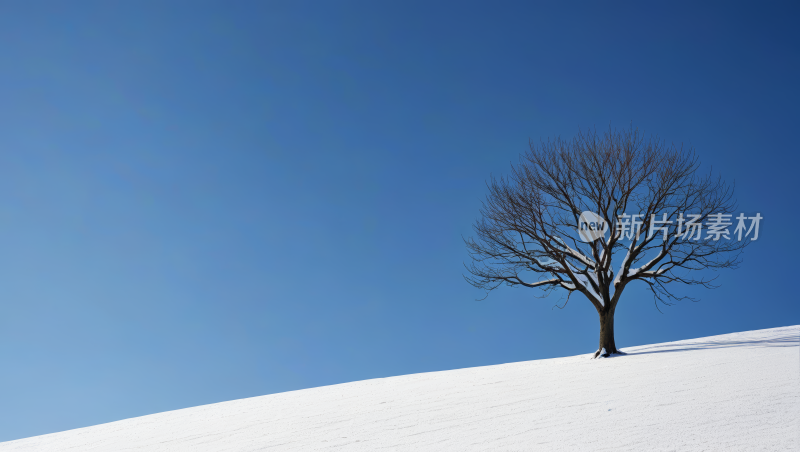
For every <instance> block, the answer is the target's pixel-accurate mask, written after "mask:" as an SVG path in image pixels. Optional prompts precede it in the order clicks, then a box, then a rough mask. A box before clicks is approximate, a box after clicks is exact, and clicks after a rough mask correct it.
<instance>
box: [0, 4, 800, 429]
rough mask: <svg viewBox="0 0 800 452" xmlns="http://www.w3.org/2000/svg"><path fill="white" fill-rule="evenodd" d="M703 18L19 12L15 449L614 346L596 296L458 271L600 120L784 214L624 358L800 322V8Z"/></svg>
mask: <svg viewBox="0 0 800 452" xmlns="http://www.w3.org/2000/svg"><path fill="white" fill-rule="evenodd" d="M696 3H697V2H684V3H678V2H669V3H668V4H667V3H662V4H660V5H659V6H656V7H653V6H646V5H642V3H641V2H585V3H574V2H572V3H567V2H560V3H559V5H558V6H557V7H553V6H552V5H551V6H547V5H537V4H533V3H532V2H518V3H512V2H484V3H466V2H416V3H415V2H409V1H405V0H404V1H397V2H374V1H373V2H367V1H365V2H344V1H337V2H323V1H320V2H305V3H303V2H297V1H286V2H266V1H252V2H243V1H234V2H221V1H220V2H198V1H185V2H179V1H152V2H144V1H137V2H130V1H129V2H111V1H98V2H94V3H91V2H55V1H53V2H23V1H15V2H3V3H2V4H1V5H0V69H1V70H0V370H1V371H0V440H11V439H16V438H21V437H27V436H32V435H39V434H44V433H50V432H55V431H60V430H66V429H72V428H77V427H84V426H88V425H93V424H98V423H104V422H110V421H114V420H119V419H124V418H129V417H133V416H141V415H145V414H150V413H155V412H160V411H166V410H173V409H179V408H185V407H190V406H196V405H201V404H207V403H214V402H220V401H225V400H231V399H237V398H242V397H251V396H258V395H263V394H270V393H275V392H281V391H289V390H296V389H302V388H308V387H313V386H320V385H329V384H336V383H342V382H347V381H354V380H362V379H367V378H377V377H387V376H392V375H401V374H408V373H415V372H427V371H437V370H446V369H454V368H462V367H470V366H483V365H490V364H498V363H505V362H513V361H523V360H532V359H541V358H551V357H558V356H568V355H575V354H580V353H590V352H594V351H595V349H596V346H597V337H598V331H599V322H598V320H597V314H596V312H595V311H594V308H593V307H592V306H591V305H590V304H589V302H588V301H586V300H582V299H580V298H579V297H573V299H572V300H571V301H570V303H569V304H568V305H567V307H566V308H565V309H563V310H559V309H553V306H554V305H555V303H556V302H557V301H558V297H551V298H549V299H544V300H541V299H537V298H535V297H534V295H535V294H536V292H535V291H532V290H530V289H512V288H505V289H502V290H499V291H497V292H495V293H492V294H491V295H490V296H489V297H488V298H487V299H486V300H483V301H476V299H478V298H481V297H482V296H483V293H482V292H481V291H479V290H477V289H474V288H473V287H471V286H469V285H468V284H467V283H466V282H465V281H464V280H463V278H462V274H463V273H464V268H463V265H462V264H463V263H464V262H465V261H466V260H467V259H468V257H467V254H466V251H465V247H464V244H463V242H462V235H464V236H466V235H469V234H471V224H472V222H473V221H474V220H475V219H476V218H477V215H478V209H479V207H480V200H481V199H482V198H483V196H484V195H485V193H486V187H485V182H486V180H487V179H488V178H489V177H490V175H492V174H495V175H500V174H504V173H505V172H507V171H508V168H509V163H510V162H512V161H516V159H517V156H518V155H519V154H520V153H522V152H525V150H526V149H527V147H528V140H529V139H533V140H539V139H547V138H548V137H556V136H561V137H565V138H569V137H571V136H573V135H574V134H575V133H576V132H577V131H578V130H579V128H583V129H585V128H589V127H597V128H598V129H600V130H602V129H604V128H607V127H608V126H609V124H611V125H612V126H614V127H620V128H621V127H629V126H630V125H631V124H633V126H634V127H639V128H640V129H644V130H645V131H648V132H653V133H657V134H659V135H660V136H661V137H662V138H664V139H665V140H667V141H669V142H675V143H678V144H679V143H684V144H686V145H690V146H693V147H694V148H695V149H696V150H697V151H698V153H699V155H700V157H701V159H702V161H703V163H704V165H706V168H708V167H710V166H713V169H714V171H716V172H717V173H718V174H720V175H722V176H723V177H724V178H725V179H726V180H728V181H731V182H732V181H734V180H735V182H736V190H737V198H738V200H739V205H740V211H742V212H745V213H747V214H755V213H756V212H759V213H761V215H762V216H763V217H764V220H763V222H762V224H761V234H760V238H759V240H758V241H757V242H755V243H754V244H753V246H751V247H749V248H748V249H747V251H746V252H745V254H744V256H743V257H744V262H743V264H742V265H741V267H740V268H739V269H738V270H733V271H728V272H722V273H721V274H720V275H721V276H720V279H719V281H720V282H721V283H722V288H720V289H717V290H703V289H699V288H698V289H692V290H691V291H690V294H691V295H694V296H697V297H700V298H701V299H702V301H700V302H698V303H692V302H689V301H686V302H681V303H678V304H677V305H675V306H672V307H662V308H661V310H662V311H663V314H662V313H660V312H659V311H658V310H657V309H656V307H655V306H654V303H653V300H652V297H651V296H649V295H648V294H647V293H646V292H645V291H644V290H642V288H638V289H632V290H629V291H628V292H626V295H625V296H624V298H623V300H622V302H621V303H620V306H619V308H618V310H617V323H616V330H617V345H618V346H621V347H622V348H623V349H624V347H625V346H631V345H640V344H647V343H655V342H663V341H671V340H678V339H687V338H693V337H701V336H707V335H713V334H721V333H729V332H735V331H743V330H752V329H759V328H770V327H778V326H786V325H793V324H798V323H800V306H799V305H798V295H797V289H796V286H797V278H798V277H797V259H798V255H800V249H798V248H799V247H798V244H797V243H798V242H797V231H798V225H800V216H799V215H798V207H800V206H798V201H797V197H798V193H799V192H800V191H799V190H798V188H797V184H798V175H797V171H798V169H797V168H798V163H799V160H800V158H798V148H799V146H798V140H799V138H798V132H797V130H798V122H799V121H798V120H799V119H800V114H798V103H799V102H798V101H800V96H798V94H799V90H798V80H800V67H799V66H798V63H800V59H798V57H799V56H800V55H798V51H799V50H800V48H799V47H800V35H799V34H798V33H799V32H798V27H797V22H798V13H797V10H796V9H795V8H794V6H793V5H792V6H790V4H789V3H787V4H785V5H782V4H780V3H770V4H764V3H751V4H749V5H736V4H733V3H731V2H718V3H713V4H712V3H708V4H705V5H698V4H696ZM737 213H738V212H737ZM534 383H535V382H533V381H532V384H534Z"/></svg>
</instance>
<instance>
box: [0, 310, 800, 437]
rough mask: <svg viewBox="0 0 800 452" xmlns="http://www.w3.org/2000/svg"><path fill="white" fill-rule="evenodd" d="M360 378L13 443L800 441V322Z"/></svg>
mask: <svg viewBox="0 0 800 452" xmlns="http://www.w3.org/2000/svg"><path fill="white" fill-rule="evenodd" d="M625 351H626V352H628V355H627V356H623V357H612V358H610V359H600V360H592V359H589V356H590V355H583V356H573V357H569V358H557V359H546V360H538V361H528V362H520V363H512V364H502V365H497V366H487V367H477V368H470V369H459V370H450V371H444V372H431V373H424V374H415V375H404V376H400V377H391V378H381V379H375V380H366V381H357V382H353V383H345V384H340V385H334V386H325V387H320V388H313V389H305V390H301V391H293V392H285V393H281V394H273V395H267V396H262V397H254V398H250V399H242V400H234V401H231V402H223V403H217V404H213V405H205V406H199V407H194V408H187V409H183V410H177V411H170V412H165V413H159V414H153V415H150V416H143V417H138V418H133V419H126V420H123V421H118V422H112V423H109V424H103V425H97V426H93V427H87V428H81V429H76V430H70V431H66V432H61V433H53V434H50V435H43V436H37V437H33V438H26V439H21V440H17V441H10V442H5V443H0V451H3V452H5V451H118V452H121V451H256V450H280V451H286V450H304V451H306V450H364V451H372V450H414V451H416V450H437V451H438V450H457V451H461V450H492V451H513V450H563V451H579V450H591V451H602V450H613V451H624V450H632V451H634V450H635V451H657V450H679V451H687V450H714V451H737V450H742V451H745V450H746V451H756V450H779V451H785V450H800V438H799V437H798V435H799V434H800V325H799V326H791V327H784V328H773V329H768V330H759V331H750V332H744V333H735V334H726V335H721V336H713V337H706V338H701V339H693V340H687V341H680V342H670V343H664V344H655V345H644V346H639V347H629V348H626V349H625Z"/></svg>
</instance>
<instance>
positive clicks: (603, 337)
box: [594, 308, 619, 358]
mask: <svg viewBox="0 0 800 452" xmlns="http://www.w3.org/2000/svg"><path fill="white" fill-rule="evenodd" d="M603 350H605V351H603ZM613 353H619V352H618V350H617V345H616V344H615V343H614V308H611V309H609V310H608V311H606V312H602V313H600V346H599V347H598V348H597V352H596V353H595V354H594V357H595V358H597V357H598V356H600V355H603V356H608V355H611V354H613Z"/></svg>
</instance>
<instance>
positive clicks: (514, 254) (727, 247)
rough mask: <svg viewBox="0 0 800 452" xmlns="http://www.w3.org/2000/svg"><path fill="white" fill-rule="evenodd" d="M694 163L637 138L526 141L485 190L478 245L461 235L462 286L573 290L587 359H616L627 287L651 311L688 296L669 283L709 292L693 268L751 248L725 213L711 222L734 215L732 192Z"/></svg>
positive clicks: (624, 134) (690, 156) (731, 261)
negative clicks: (590, 343)
mask: <svg viewBox="0 0 800 452" xmlns="http://www.w3.org/2000/svg"><path fill="white" fill-rule="evenodd" d="M699 165H700V162H699V160H698V158H697V156H696V154H695V153H694V151H693V150H692V149H685V148H684V147H683V146H682V145H681V146H680V147H676V146H675V145H666V144H665V143H664V142H663V141H661V140H659V139H658V138H656V137H649V138H647V139H645V137H644V136H643V134H642V133H641V132H639V131H638V130H625V131H616V130H609V131H608V132H606V133H604V134H602V135H601V134H598V133H597V132H596V131H588V132H581V133H579V134H578V136H577V137H576V138H574V139H573V140H562V139H556V140H555V141H548V142H543V143H541V144H540V145H538V146H536V145H534V144H533V143H531V145H530V152H527V153H526V154H525V155H523V156H521V157H520V161H519V163H518V164H516V165H512V167H511V173H510V175H509V176H507V177H500V178H495V177H492V178H491V180H490V181H489V182H488V184H487V185H488V189H489V194H488V195H487V198H486V200H485V201H484V202H483V207H482V208H481V211H480V213H481V218H480V219H479V220H478V221H477V222H476V223H475V224H474V226H473V228H474V231H475V234H476V237H475V238H468V239H465V242H466V245H467V248H468V251H469V253H470V256H471V258H472V262H471V263H470V264H469V265H468V266H467V269H468V271H469V273H470V275H469V276H465V278H466V279H467V281H469V282H470V283H471V284H472V285H474V286H475V287H478V288H482V289H485V290H487V294H488V291H491V290H494V289H496V288H498V287H499V286H500V285H503V284H506V285H510V286H523V287H530V288H536V289H541V290H543V291H544V293H543V294H542V296H546V295H548V294H549V293H550V292H551V291H554V290H561V291H566V292H567V299H566V302H568V301H569V297H570V296H571V295H572V294H573V293H575V292H579V293H580V294H582V295H583V296H584V297H585V298H586V299H588V300H589V302H590V303H591V304H592V305H593V306H594V307H595V309H596V310H597V313H598V315H599V317H600V342H599V347H598V350H597V352H596V353H595V357H597V356H598V355H600V354H603V355H604V356H608V355H609V354H613V353H620V352H619V351H618V350H617V347H616V344H615V343H614V313H615V311H616V309H617V305H618V304H619V301H620V298H621V296H622V294H623V292H624V291H625V288H626V287H627V286H628V285H629V284H631V283H633V282H635V281H641V282H642V283H645V284H647V286H648V287H649V289H650V290H651V291H652V293H653V296H654V300H655V302H656V307H657V306H658V303H659V302H661V303H664V304H671V303H670V302H671V301H674V300H678V299H682V298H690V297H679V296H678V295H676V293H675V292H674V291H671V290H670V289H671V288H672V287H674V286H672V285H671V284H672V283H679V284H688V285H701V286H704V287H714V286H713V284H712V281H713V279H715V278H710V279H709V278H708V277H707V272H699V270H705V269H721V268H735V267H736V266H737V264H738V263H739V255H740V252H741V250H742V249H743V248H744V246H746V245H747V244H748V243H749V239H748V238H747V234H745V240H743V241H742V240H741V231H738V230H737V232H739V235H740V236H739V240H736V238H735V237H730V236H729V235H728V234H729V232H728V230H727V227H726V225H731V224H732V223H730V222H726V220H729V218H730V217H729V216H728V217H726V216H719V214H730V213H732V212H733V210H734V209H735V208H736V204H735V201H734V200H733V188H732V187H731V186H729V185H727V184H726V183H725V182H724V181H722V180H721V179H719V178H714V177H712V175H711V173H708V174H703V175H700V174H698V170H699ZM583 212H591V213H594V214H596V215H595V219H596V221H595V222H594V223H595V224H593V225H591V224H588V220H586V218H585V217H583V220H585V221H582V220H581V218H582V217H581V215H582V213H583ZM589 216H591V214H590V215H589ZM748 219H752V217H751V218H748ZM639 222H640V223H641V224H642V225H641V226H640V227H638V228H637V227H636V226H637V224H638V223H639ZM704 222H705V223H706V226H708V228H707V229H703V223H704ZM592 226H595V227H596V229H595V230H594V231H592V230H591V229H587V227H589V228H591V227H592ZM580 228H584V231H583V234H581V233H579V229H580ZM751 229H752V227H751ZM603 231H606V232H607V231H610V234H606V233H604V232H603ZM748 233H749V231H748ZM728 237H730V239H728ZM593 238H595V239H593ZM615 271H616V273H615ZM566 302H565V305H566Z"/></svg>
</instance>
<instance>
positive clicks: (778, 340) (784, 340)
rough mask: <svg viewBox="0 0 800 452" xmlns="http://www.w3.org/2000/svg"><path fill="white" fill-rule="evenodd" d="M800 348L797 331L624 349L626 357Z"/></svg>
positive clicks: (799, 337) (799, 336)
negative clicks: (722, 349) (716, 349)
mask: <svg viewBox="0 0 800 452" xmlns="http://www.w3.org/2000/svg"><path fill="white" fill-rule="evenodd" d="M797 346H800V335H799V334H798V333H797V331H791V332H787V333H785V334H781V335H779V336H775V337H771V338H758V339H739V338H731V339H719V340H713V341H704V342H689V343H685V344H681V343H677V344H676V343H666V344H654V345H642V346H636V347H630V348H626V349H622V350H621V351H623V352H624V353H625V354H626V355H645V354H648V353H668V352H686V351H692V350H709V349H715V348H728V347H797Z"/></svg>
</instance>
